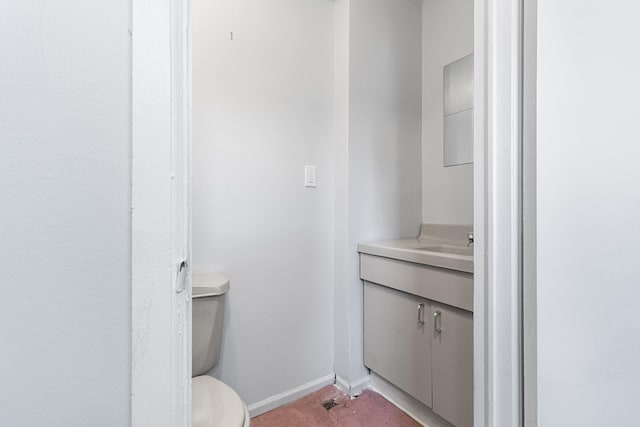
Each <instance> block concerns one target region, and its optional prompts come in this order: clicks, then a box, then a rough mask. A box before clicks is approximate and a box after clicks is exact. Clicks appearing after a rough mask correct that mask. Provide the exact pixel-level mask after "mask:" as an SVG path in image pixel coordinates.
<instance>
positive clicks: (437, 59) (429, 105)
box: [422, 0, 473, 224]
mask: <svg viewBox="0 0 640 427" xmlns="http://www.w3.org/2000/svg"><path fill="white" fill-rule="evenodd" d="M470 53H473V0H425V1H424V5H423V9H422V221H423V222H425V223H436V224H473V165H472V164H467V165H457V166H449V167H446V168H445V167H444V166H443V159H444V155H443V89H442V87H443V86H442V73H443V67H444V66H445V65H447V64H449V63H451V62H453V61H455V60H457V59H460V58H462V57H464V56H466V55H469V54H470Z"/></svg>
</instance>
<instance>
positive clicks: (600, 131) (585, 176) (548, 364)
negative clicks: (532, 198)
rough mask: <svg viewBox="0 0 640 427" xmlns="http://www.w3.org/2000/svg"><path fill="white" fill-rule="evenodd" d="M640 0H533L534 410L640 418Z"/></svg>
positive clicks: (568, 421) (573, 416)
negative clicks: (535, 80) (535, 195)
mask: <svg viewBox="0 0 640 427" xmlns="http://www.w3.org/2000/svg"><path fill="white" fill-rule="evenodd" d="M639 21H640V4H638V3H636V2H629V1H622V0H614V1H610V2H607V3H606V4H601V3H596V2H583V1H578V0H568V1H563V2H558V1H553V0H538V111H537V114H538V159H537V161H538V163H537V164H538V169H537V176H538V180H537V186H538V187H537V193H538V224H537V226H538V240H537V244H538V270H537V275H538V280H537V284H538V301H537V303H538V317H537V318H538V328H537V330H538V408H539V412H538V421H539V425H541V426H549V427H552V426H603V425H611V426H614V425H619V426H623V425H637V424H638V415H637V412H638V411H637V406H638V402H637V400H638V396H640V364H639V363H638V360H640V340H639V339H638V337H640V311H639V310H638V301H639V300H640V286H638V284H639V283H640V282H639V279H638V269H637V264H638V254H640V222H638V218H640V186H638V182H640V176H639V174H638V172H637V171H638V166H637V161H638V159H639V158H640V144H639V143H638V142H639V141H640V128H639V127H638V124H637V123H638V108H637V102H638V99H640V81H639V80H638V76H639V75H640V57H639V56H638V55H637V50H638V49H637V48H638V34H637V23H638V22H639Z"/></svg>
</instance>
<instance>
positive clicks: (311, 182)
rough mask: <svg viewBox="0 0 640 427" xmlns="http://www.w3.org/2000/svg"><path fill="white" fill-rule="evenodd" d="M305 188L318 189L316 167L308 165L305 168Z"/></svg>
mask: <svg viewBox="0 0 640 427" xmlns="http://www.w3.org/2000/svg"><path fill="white" fill-rule="evenodd" d="M304 186H305V187H316V167H315V166H311V165H307V166H305V167H304Z"/></svg>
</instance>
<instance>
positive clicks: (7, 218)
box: [0, 0, 131, 426]
mask: <svg viewBox="0 0 640 427" xmlns="http://www.w3.org/2000/svg"><path fill="white" fill-rule="evenodd" d="M0 9H1V10H0V63H2V73H1V74H2V78H1V79H0V94H1V95H0V117H2V119H1V120H0V140H1V141H2V150H1V152H0V170H2V172H3V178H2V179H0V205H1V206H2V208H1V209H0V230H1V231H0V235H1V236H2V237H1V239H0V260H1V261H0V275H1V276H2V288H3V296H2V298H0V313H2V319H3V321H2V322H0V342H1V343H2V351H0V378H1V380H0V381H1V383H2V385H1V386H0V425H7V426H9V425H10V426H37V425H47V426H70V425H91V426H116V425H118V426H124V425H128V424H129V420H130V383H131V381H130V363H131V354H130V348H131V343H130V336H131V321H130V317H131V310H130V304H131V302H130V301H131V299H130V295H131V285H130V280H131V279H130V274H131V253H130V244H131V239H130V234H131V231H130V220H131V215H130V205H131V202H130V194H131V177H130V168H131V155H130V150H131V141H130V140H131V135H130V132H131V126H130V125H131V123H130V122H131V110H130V104H131V88H130V79H131V63H130V57H131V49H130V36H129V33H128V31H127V30H128V29H129V25H130V9H131V4H130V2H129V1H127V0H116V1H109V2H98V3H96V2H81V1H61V2H55V3H51V2H21V1H18V2H3V4H2V7H1V8H0Z"/></svg>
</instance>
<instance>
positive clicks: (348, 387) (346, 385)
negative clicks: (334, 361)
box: [336, 375, 371, 396]
mask: <svg viewBox="0 0 640 427" xmlns="http://www.w3.org/2000/svg"><path fill="white" fill-rule="evenodd" d="M370 382H371V377H370V376H369V375H365V376H364V377H362V378H359V379H357V380H355V381H353V382H349V381H347V380H346V379H344V378H342V377H341V376H340V375H336V387H338V389H339V390H340V391H341V392H343V393H345V394H348V395H349V396H357V395H359V394H360V393H362V391H363V390H364V389H366V388H368V387H369V384H370Z"/></svg>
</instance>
